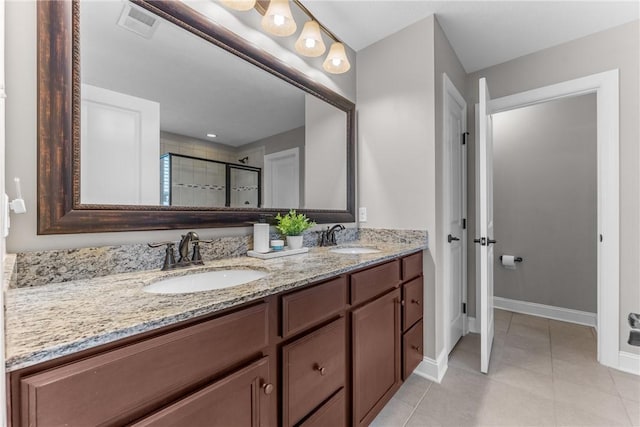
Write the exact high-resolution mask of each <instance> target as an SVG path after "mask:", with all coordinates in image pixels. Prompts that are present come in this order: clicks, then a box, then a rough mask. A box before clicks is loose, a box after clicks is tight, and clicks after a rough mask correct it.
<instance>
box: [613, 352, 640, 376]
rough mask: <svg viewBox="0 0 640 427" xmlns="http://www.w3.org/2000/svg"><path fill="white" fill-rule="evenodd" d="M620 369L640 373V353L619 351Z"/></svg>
mask: <svg viewBox="0 0 640 427" xmlns="http://www.w3.org/2000/svg"><path fill="white" fill-rule="evenodd" d="M618 369H619V370H621V371H625V372H629V373H630V374H635V375H640V355H639V354H633V353H628V352H626V351H621V352H619V353H618Z"/></svg>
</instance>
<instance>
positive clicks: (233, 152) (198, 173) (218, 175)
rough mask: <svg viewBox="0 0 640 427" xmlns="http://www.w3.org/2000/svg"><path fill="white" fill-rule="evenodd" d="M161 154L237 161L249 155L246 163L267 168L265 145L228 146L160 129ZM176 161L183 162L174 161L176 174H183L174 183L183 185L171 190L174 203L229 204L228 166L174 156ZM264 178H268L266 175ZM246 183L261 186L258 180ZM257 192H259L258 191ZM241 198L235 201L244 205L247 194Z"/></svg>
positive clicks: (235, 204) (193, 204)
mask: <svg viewBox="0 0 640 427" xmlns="http://www.w3.org/2000/svg"><path fill="white" fill-rule="evenodd" d="M160 153H161V154H165V153H174V154H182V155H185V156H193V157H199V158H203V159H208V160H219V161H221V162H228V163H236V164H240V162H239V161H238V160H239V159H242V158H244V157H248V158H249V159H248V162H246V163H244V164H245V165H247V166H253V167H258V168H261V169H264V153H265V149H264V147H254V148H250V149H242V148H241V147H240V148H234V147H227V146H224V145H221V144H217V143H214V142H207V141H201V140H198V139H192V138H189V137H185V136H183V135H177V134H173V133H169V132H160ZM174 162H178V163H179V164H174V168H173V170H174V173H175V172H176V171H180V172H179V177H175V179H174V184H175V183H176V182H177V183H179V184H181V185H174V186H173V188H172V190H171V191H172V194H171V196H172V204H173V205H174V206H211V207H220V206H224V205H225V189H224V185H225V170H224V166H222V165H216V164H214V163H208V162H206V163H205V162H198V161H197V160H190V159H184V158H179V157H174ZM252 175H253V174H252ZM262 179H263V180H264V176H263V177H262ZM243 186H257V182H255V183H254V182H251V183H246V184H243ZM254 192H255V193H256V195H257V190H255V191H254ZM256 195H252V197H250V199H251V203H252V204H254V203H255V202H254V199H255V198H256V197H257V196H256ZM240 196H241V195H240V194H238V195H237V197H240ZM232 197H233V196H232ZM237 197H236V198H237ZM241 198H242V200H240V199H239V198H237V200H232V205H233V206H244V202H245V201H246V200H245V198H246V197H245V196H242V197H241Z"/></svg>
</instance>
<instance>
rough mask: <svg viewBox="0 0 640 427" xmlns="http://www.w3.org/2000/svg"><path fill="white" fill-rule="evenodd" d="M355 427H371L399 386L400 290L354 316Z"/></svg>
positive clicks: (384, 296) (354, 312)
mask: <svg viewBox="0 0 640 427" xmlns="http://www.w3.org/2000/svg"><path fill="white" fill-rule="evenodd" d="M351 327H352V333H353V417H354V420H353V424H354V425H357V426H360V425H368V424H369V423H370V422H371V421H372V420H373V418H374V417H375V416H376V415H377V413H378V412H379V411H380V410H381V409H382V407H383V406H384V404H385V403H386V402H387V401H388V400H389V399H390V398H391V396H392V395H393V393H395V391H396V389H397V388H398V386H399V385H400V381H401V380H400V290H399V289H396V290H394V291H392V292H390V293H388V294H386V295H383V296H382V297H380V298H378V299H376V300H374V301H372V302H370V303H369V304H367V305H365V306H363V307H361V308H359V309H357V310H354V311H353V313H352V323H351Z"/></svg>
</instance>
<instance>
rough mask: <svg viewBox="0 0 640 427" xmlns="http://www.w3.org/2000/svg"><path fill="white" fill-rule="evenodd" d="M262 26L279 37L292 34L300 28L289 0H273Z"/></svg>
mask: <svg viewBox="0 0 640 427" xmlns="http://www.w3.org/2000/svg"><path fill="white" fill-rule="evenodd" d="M262 28H264V30H265V31H267V32H268V33H270V34H273V35H274V36H278V37H287V36H290V35H292V34H293V33H295V32H296V30H297V29H298V26H297V25H296V21H295V20H294V19H293V15H292V14H291V8H290V7H289V0H271V1H270V2H269V7H268V8H267V12H266V13H265V14H264V17H263V18H262Z"/></svg>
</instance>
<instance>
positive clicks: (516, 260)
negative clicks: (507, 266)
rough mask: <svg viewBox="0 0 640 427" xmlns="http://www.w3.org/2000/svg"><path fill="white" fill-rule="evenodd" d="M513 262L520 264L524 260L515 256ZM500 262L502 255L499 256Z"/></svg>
mask: <svg viewBox="0 0 640 427" xmlns="http://www.w3.org/2000/svg"><path fill="white" fill-rule="evenodd" d="M513 260H514V261H515V262H522V261H524V259H522V257H521V256H517V257H515V258H514V259H513ZM500 261H502V255H500Z"/></svg>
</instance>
